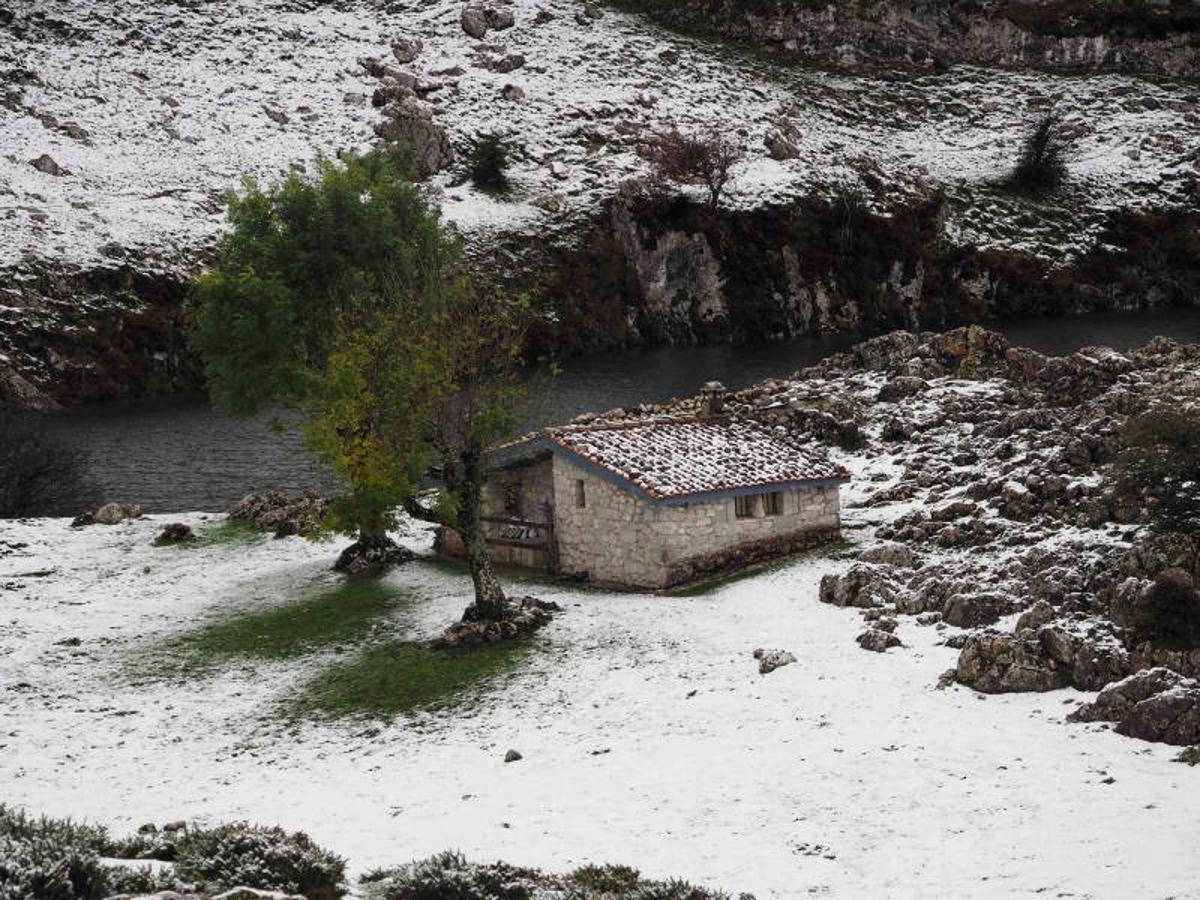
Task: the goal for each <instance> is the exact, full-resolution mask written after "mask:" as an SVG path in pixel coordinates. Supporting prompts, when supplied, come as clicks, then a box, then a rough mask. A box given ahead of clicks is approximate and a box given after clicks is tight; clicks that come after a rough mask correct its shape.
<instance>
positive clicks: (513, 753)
mask: <svg viewBox="0 0 1200 900" xmlns="http://www.w3.org/2000/svg"><path fill="white" fill-rule="evenodd" d="M524 758H525V757H523V756H522V755H521V752H520V751H519V750H509V751H508V752H507V753H505V754H504V761H505V762H506V763H511V762H517V761H518V760H521V759H524Z"/></svg>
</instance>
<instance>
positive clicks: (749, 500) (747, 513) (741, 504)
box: [733, 494, 757, 519]
mask: <svg viewBox="0 0 1200 900" xmlns="http://www.w3.org/2000/svg"><path fill="white" fill-rule="evenodd" d="M756 499H757V498H756V497H755V495H754V494H745V495H743V496H741V497H734V498H733V514H734V515H735V516H737V517H738V518H739V519H749V518H752V517H753V516H754V501H755V500H756Z"/></svg>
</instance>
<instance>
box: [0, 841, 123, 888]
mask: <svg viewBox="0 0 1200 900" xmlns="http://www.w3.org/2000/svg"><path fill="white" fill-rule="evenodd" d="M108 874H109V873H108V869H107V868H106V867H105V866H104V865H103V864H102V863H101V862H100V857H99V855H98V854H97V853H96V851H95V850H94V849H93V848H91V847H88V846H86V845H85V844H80V843H64V842H63V841H61V840H59V839H57V838H56V837H55V836H41V837H9V836H0V900H101V898H103V897H107V896H108V895H109V893H110V884H109V880H108Z"/></svg>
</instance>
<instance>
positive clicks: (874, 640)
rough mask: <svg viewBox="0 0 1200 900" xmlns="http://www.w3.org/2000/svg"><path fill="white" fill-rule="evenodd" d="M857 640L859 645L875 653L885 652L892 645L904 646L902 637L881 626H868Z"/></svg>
mask: <svg viewBox="0 0 1200 900" xmlns="http://www.w3.org/2000/svg"><path fill="white" fill-rule="evenodd" d="M855 640H857V641H858V646H860V647H862V648H863V649H864V650H870V651H872V652H874V653H883V652H885V651H886V650H887V649H888V648H890V647H903V646H904V644H903V643H902V642H901V641H900V638H898V637H896V636H895V635H894V634H892V633H891V632H890V631H884V630H882V629H880V628H868V629H867V630H866V631H864V632H863V633H862V634H860V635H859V636H858V637H857V638H856V639H855Z"/></svg>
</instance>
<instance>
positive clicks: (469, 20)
mask: <svg viewBox="0 0 1200 900" xmlns="http://www.w3.org/2000/svg"><path fill="white" fill-rule="evenodd" d="M459 22H460V23H461V25H462V30H463V31H465V32H466V33H467V34H469V35H470V36H471V37H473V38H475V40H477V41H481V40H483V38H484V36H485V35H487V31H488V20H487V15H486V14H485V13H484V11H483V10H482V9H480V8H479V7H478V6H467V7H464V8H463V11H462V16H460V17H459Z"/></svg>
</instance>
